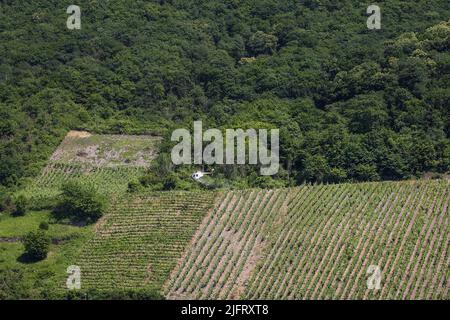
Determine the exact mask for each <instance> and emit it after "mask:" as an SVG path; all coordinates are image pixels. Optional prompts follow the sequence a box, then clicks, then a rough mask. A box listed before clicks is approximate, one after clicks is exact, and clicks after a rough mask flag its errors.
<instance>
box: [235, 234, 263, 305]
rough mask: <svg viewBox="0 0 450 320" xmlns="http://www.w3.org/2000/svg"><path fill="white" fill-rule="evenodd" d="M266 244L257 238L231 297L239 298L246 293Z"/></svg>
mask: <svg viewBox="0 0 450 320" xmlns="http://www.w3.org/2000/svg"><path fill="white" fill-rule="evenodd" d="M265 244H266V243H265V242H264V241H261V239H258V240H257V242H256V244H255V246H254V247H253V248H252V251H251V253H250V256H249V258H248V260H247V262H246V263H245V265H244V267H243V269H242V271H241V273H240V274H239V276H238V278H237V280H236V284H235V287H234V289H233V291H232V292H231V294H230V299H232V300H236V299H239V298H240V297H241V296H242V295H243V294H244V292H245V289H246V288H247V285H248V281H249V280H250V276H251V275H252V272H253V270H254V269H255V267H256V265H257V263H258V262H259V260H260V259H261V257H262V253H263V251H264V248H265Z"/></svg>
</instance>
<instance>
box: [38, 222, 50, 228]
mask: <svg viewBox="0 0 450 320" xmlns="http://www.w3.org/2000/svg"><path fill="white" fill-rule="evenodd" d="M39 229H41V230H48V222H47V221H42V222H41V223H40V224H39Z"/></svg>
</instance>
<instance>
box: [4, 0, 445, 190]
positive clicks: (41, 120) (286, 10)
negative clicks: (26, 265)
mask: <svg viewBox="0 0 450 320" xmlns="http://www.w3.org/2000/svg"><path fill="white" fill-rule="evenodd" d="M70 4H72V2H70V3H69V2H65V1H60V0H58V1H57V0H42V1H38V2H36V1H16V0H5V1H2V3H1V4H0V136H1V139H0V150H1V153H0V183H1V184H2V185H4V186H8V187H11V186H14V185H17V184H18V183H19V182H20V181H21V178H23V177H27V176H32V175H35V174H36V173H38V172H39V170H40V169H41V168H42V166H43V165H44V163H45V160H46V159H47V158H48V156H49V155H50V153H51V151H52V150H53V149H54V148H55V147H56V145H57V144H58V143H59V142H60V141H61V139H62V137H63V136H64V134H65V132H66V131H67V130H68V129H88V130H93V131H96V132H109V133H160V134H164V133H167V132H169V131H170V130H171V129H172V128H178V127H189V126H191V125H192V122H193V121H194V120H197V119H201V120H203V121H204V123H205V125H207V126H208V127H218V128H237V127H240V128H250V127H252V128H275V127H277V128H280V129H281V162H282V167H283V169H282V170H281V171H280V173H279V175H278V176H277V177H275V178H276V181H278V182H279V183H281V184H282V185H292V184H296V183H302V182H304V181H312V182H316V181H317V182H341V181H367V180H380V179H381V180H384V179H407V178H410V177H412V176H420V175H421V174H423V173H425V172H446V171H448V170H449V167H450V142H449V141H450V140H449V137H450V106H449V101H450V52H449V49H450V22H445V21H448V20H449V18H450V2H449V1H448V0H436V1H426V0H418V1H409V0H405V1H402V0H389V1H378V3H377V4H378V5H379V6H380V7H381V9H382V29H381V30H376V31H374V30H368V29H367V27H366V20H367V15H366V9H367V5H368V4H367V3H366V2H360V1H350V0H344V1H335V0H303V1H302V0H295V1H294V0H204V1H186V0H173V1H169V0H167V1H164V0H160V1H141V0H137V1H125V0H110V1H104V0H98V1H87V0H79V1H76V4H77V5H79V6H80V7H81V11H82V16H81V21H82V29H81V30H68V29H67V28H66V20H67V17H68V15H67V14H66V9H67V7H68V6H69V5H70ZM240 170H241V172H239V174H240V175H243V176H251V175H252V174H254V172H256V170H254V169H252V168H244V169H242V168H241V169H240ZM225 175H226V176H227V177H231V178H232V177H233V174H232V173H228V174H225ZM250 184H254V183H250Z"/></svg>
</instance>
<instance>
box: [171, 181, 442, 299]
mask: <svg viewBox="0 0 450 320" xmlns="http://www.w3.org/2000/svg"><path fill="white" fill-rule="evenodd" d="M218 198H221V199H218V200H217V201H218V202H217V204H216V206H215V209H214V210H212V211H210V213H209V214H208V215H207V216H206V217H205V218H204V220H203V222H202V224H201V226H200V227H199V228H198V230H197V232H196V234H195V235H194V237H193V239H192V242H191V246H190V247H189V248H188V250H186V252H185V253H184V254H183V256H182V258H181V259H180V260H179V262H178V264H177V267H176V268H175V269H174V270H173V271H172V273H171V276H170V278H169V279H168V280H167V281H166V283H165V286H164V291H165V294H166V295H167V297H168V298H170V299H182V298H188V299H192V298H194V299H239V298H244V299H325V298H327V299H330V298H331V299H448V298H449V287H450V253H449V252H448V249H449V234H450V229H449V221H448V220H449V211H448V205H449V200H450V187H449V183H448V182H447V181H443V180H441V181H418V182H398V183H394V182H382V183H364V184H342V185H317V186H303V187H299V188H294V189H285V190H271V191H266V190H248V191H232V192H228V193H225V194H224V195H222V196H221V197H218ZM370 266H371V267H372V268H373V267H374V266H375V267H377V268H379V271H380V287H379V288H378V289H377V288H375V289H374V288H372V289H369V288H368V285H367V283H368V278H369V277H370V268H369V267H370ZM368 272H369V273H368Z"/></svg>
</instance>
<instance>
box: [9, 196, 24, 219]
mask: <svg viewBox="0 0 450 320" xmlns="http://www.w3.org/2000/svg"><path fill="white" fill-rule="evenodd" d="M14 205H15V206H14V209H13V211H12V214H13V215H14V216H24V215H25V213H26V212H27V199H26V198H25V196H23V195H20V196H18V197H17V198H16V199H15V201H14Z"/></svg>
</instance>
